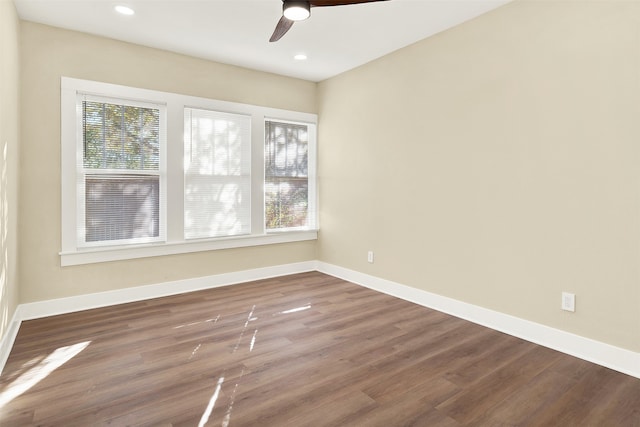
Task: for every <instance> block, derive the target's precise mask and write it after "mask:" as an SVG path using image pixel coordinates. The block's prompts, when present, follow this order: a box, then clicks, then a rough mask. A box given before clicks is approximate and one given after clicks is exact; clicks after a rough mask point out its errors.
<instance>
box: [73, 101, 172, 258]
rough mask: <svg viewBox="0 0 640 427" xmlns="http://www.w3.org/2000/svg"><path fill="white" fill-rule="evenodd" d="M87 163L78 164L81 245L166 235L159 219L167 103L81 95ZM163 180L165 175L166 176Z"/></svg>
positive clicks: (79, 104) (79, 238)
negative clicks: (132, 101) (164, 105)
mask: <svg viewBox="0 0 640 427" xmlns="http://www.w3.org/2000/svg"><path fill="white" fill-rule="evenodd" d="M78 107H79V109H80V110H81V111H82V113H81V119H82V138H81V141H79V142H80V143H81V147H80V150H81V151H82V163H81V164H78V171H77V172H78V178H79V183H78V184H79V187H80V191H79V193H80V194H82V195H84V197H81V198H79V201H80V203H79V204H78V208H79V211H78V219H79V221H78V225H79V226H78V232H77V237H78V246H79V247H83V246H96V245H112V244H126V243H143V242H154V241H161V240H163V239H164V224H163V223H161V219H160V205H161V200H164V187H165V186H164V182H162V184H161V179H160V177H161V173H160V172H161V170H160V148H161V145H163V143H161V141H164V135H165V130H164V109H163V107H162V106H157V105H148V104H141V103H137V104H132V103H131V102H126V101H118V100H111V99H106V98H98V97H91V96H86V95H80V96H78ZM162 181H164V180H162Z"/></svg>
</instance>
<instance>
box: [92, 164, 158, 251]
mask: <svg viewBox="0 0 640 427" xmlns="http://www.w3.org/2000/svg"><path fill="white" fill-rule="evenodd" d="M85 192H86V194H85V197H86V200H85V208H86V212H85V214H86V221H85V228H86V230H85V241H86V242H100V241H111V240H131V239H145V238H153V237H158V236H159V230H160V221H159V217H160V197H159V194H160V179H159V177H158V176H135V175H131V176H114V175H87V176H86V178H85Z"/></svg>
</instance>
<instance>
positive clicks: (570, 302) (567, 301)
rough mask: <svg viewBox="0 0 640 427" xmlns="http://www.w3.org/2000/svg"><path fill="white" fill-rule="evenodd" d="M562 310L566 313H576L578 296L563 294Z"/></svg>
mask: <svg viewBox="0 0 640 427" xmlns="http://www.w3.org/2000/svg"><path fill="white" fill-rule="evenodd" d="M561 308H562V309H563V310H565V311H571V312H574V311H576V294H571V293H569V292H563V293H562V306H561Z"/></svg>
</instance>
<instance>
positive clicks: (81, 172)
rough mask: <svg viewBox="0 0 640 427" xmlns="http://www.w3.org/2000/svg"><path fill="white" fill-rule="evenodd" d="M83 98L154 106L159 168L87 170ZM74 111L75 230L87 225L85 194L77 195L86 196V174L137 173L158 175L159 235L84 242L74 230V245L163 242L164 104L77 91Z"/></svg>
mask: <svg viewBox="0 0 640 427" xmlns="http://www.w3.org/2000/svg"><path fill="white" fill-rule="evenodd" d="M83 101H92V102H100V103H111V104H119V105H126V106H133V107H143V108H149V107H153V108H157V109H158V110H159V115H160V116H159V119H160V123H159V144H160V146H159V156H160V162H159V164H158V170H157V171H154V170H135V169H90V168H86V167H84V133H83V117H82V116H83V113H82V103H83ZM76 112H77V118H76V119H77V124H76V125H77V126H78V134H77V135H78V136H77V141H76V144H77V145H76V150H77V161H78V163H77V165H76V172H77V175H76V185H77V187H76V188H77V190H76V192H77V193H76V195H77V196H78V197H76V200H77V211H76V223H77V228H76V230H80V229H83V228H85V225H86V219H87V218H86V211H85V208H86V197H80V195H83V194H85V195H86V192H85V191H86V177H87V176H91V175H97V176H102V177H107V176H110V175H111V176H114V177H115V176H118V175H128V176H134V175H140V176H157V177H158V180H159V187H160V188H159V207H158V209H159V212H158V216H159V234H158V237H155V238H138V239H135V238H132V239H122V240H101V241H95V242H87V241H86V240H85V234H84V233H78V232H76V244H77V247H78V248H91V247H94V248H95V247H106V246H113V247H115V246H129V245H131V244H142V243H160V242H165V241H166V229H167V228H166V194H167V191H166V187H167V174H166V168H167V162H166V154H165V152H166V146H167V110H166V105H165V104H162V103H154V102H141V101H138V100H130V99H124V98H114V97H105V96H96V95H92V94H85V93H80V92H76Z"/></svg>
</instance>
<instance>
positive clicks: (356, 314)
mask: <svg viewBox="0 0 640 427" xmlns="http://www.w3.org/2000/svg"><path fill="white" fill-rule="evenodd" d="M200 424H203V425H224V426H258V425H259V426H436V427H437V426H443V427H452V426H463V425H465V426H474V425H477V426H487V425H490V426H494V425H495V426H499V425H505V426H512V425H518V426H543V425H562V426H592V425H593V426H608V425H611V426H622V427H626V426H636V427H638V426H640V380H638V379H636V378H632V377H629V376H626V375H623V374H620V373H617V372H614V371H611V370H609V369H606V368H603V367H600V366H597V365H593V364H591V363H588V362H585V361H583V360H579V359H575V358H573V357H570V356H567V355H564V354H561V353H558V352H556V351H553V350H550V349H547V348H544V347H540V346H538V345H535V344H532V343H530V342H526V341H523V340H520V339H517V338H514V337H511V336H508V335H505V334H502V333H500V332H496V331H493V330H490V329H487V328H484V327H482V326H479V325H476V324H473V323H470V322H467V321H464V320H461V319H458V318H455V317H452V316H449V315H446V314H443V313H440V312H437V311H435V310H431V309H428V308H425V307H421V306H418V305H415V304H412V303H409V302H407V301H403V300H399V299H396V298H393V297H391V296H388V295H385V294H381V293H378V292H375V291H373V290H370V289H367V288H364V287H361V286H357V285H354V284H352V283H349V282H346V281H344V280H341V279H337V278H335V277H331V276H328V275H325V274H321V273H317V272H311V273H304V274H297V275H292V276H285V277H277V278H272V279H265V280H259V281H255V282H250V283H244V284H239V285H234V286H227V287H220V288H215V289H209V290H204V291H198V292H192V293H187V294H181V295H175V296H171V297H165V298H157V299H152V300H147V301H140V302H134V303H129V304H122V305H118V306H112V307H104V308H100V309H95V310H86V311H82V312H77V313H70V314H66V315H60V316H53V317H50V318H46V319H37V320H31V321H26V322H23V324H22V326H21V328H20V330H19V332H18V336H17V338H16V341H15V345H14V347H13V349H12V351H11V354H10V356H9V359H8V361H7V364H6V365H5V369H4V371H3V373H2V375H1V376H0V425H2V426H4V425H7V426H89V425H90V426H107V425H109V426H196V425H200Z"/></svg>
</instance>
